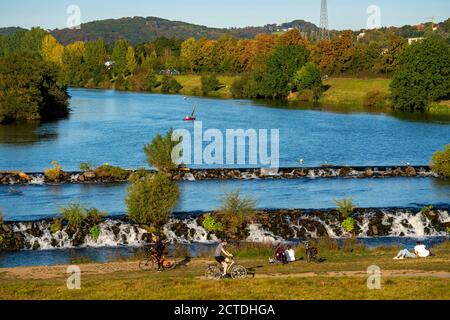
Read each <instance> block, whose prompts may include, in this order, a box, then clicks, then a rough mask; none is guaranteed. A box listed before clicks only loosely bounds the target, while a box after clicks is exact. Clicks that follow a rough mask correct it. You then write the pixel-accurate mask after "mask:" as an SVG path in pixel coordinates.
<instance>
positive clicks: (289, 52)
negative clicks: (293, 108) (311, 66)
mask: <svg viewBox="0 0 450 320" xmlns="http://www.w3.org/2000/svg"><path fill="white" fill-rule="evenodd" d="M308 57H309V52H308V50H306V48H305V47H303V46H293V45H290V46H283V47H276V48H275V50H274V52H273V53H272V54H271V55H270V56H269V58H268V59H267V65H266V71H265V75H264V79H263V82H262V92H263V93H264V95H265V96H266V97H271V98H285V97H287V96H288V95H289V92H290V91H291V90H292V89H293V85H292V80H293V77H294V74H295V72H296V71H297V70H299V69H300V68H301V67H303V66H304V65H305V64H306V62H307V61H308Z"/></svg>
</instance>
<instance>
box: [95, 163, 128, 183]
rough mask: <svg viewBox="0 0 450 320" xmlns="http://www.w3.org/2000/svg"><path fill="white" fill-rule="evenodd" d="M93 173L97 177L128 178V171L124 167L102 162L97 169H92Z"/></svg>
mask: <svg viewBox="0 0 450 320" xmlns="http://www.w3.org/2000/svg"><path fill="white" fill-rule="evenodd" d="M94 172H95V175H96V176H97V177H98V178H105V179H108V178H109V179H111V178H112V179H115V180H126V179H128V176H129V172H128V171H127V170H125V169H122V168H120V167H114V166H111V165H109V164H104V165H102V166H100V167H98V168H97V169H95V170H94Z"/></svg>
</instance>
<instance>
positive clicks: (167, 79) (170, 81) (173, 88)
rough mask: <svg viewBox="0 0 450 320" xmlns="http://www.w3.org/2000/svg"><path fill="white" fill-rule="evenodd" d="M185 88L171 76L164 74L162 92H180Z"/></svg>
mask: <svg viewBox="0 0 450 320" xmlns="http://www.w3.org/2000/svg"><path fill="white" fill-rule="evenodd" d="M181 89H183V86H182V85H181V84H180V83H179V82H178V81H177V80H176V79H175V78H174V77H171V76H167V75H164V76H163V79H162V81H161V92H163V93H178V92H180V90H181Z"/></svg>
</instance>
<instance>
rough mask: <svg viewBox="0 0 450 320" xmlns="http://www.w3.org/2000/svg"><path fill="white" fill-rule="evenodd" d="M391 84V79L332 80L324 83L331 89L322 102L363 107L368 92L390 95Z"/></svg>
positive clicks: (324, 95)
mask: <svg viewBox="0 0 450 320" xmlns="http://www.w3.org/2000/svg"><path fill="white" fill-rule="evenodd" d="M390 83H391V80H390V79H357V78H330V79H328V80H325V81H324V85H326V86H329V89H328V90H327V91H326V92H325V93H324V94H323V96H322V98H321V99H320V102H321V103H324V104H347V105H348V104H350V105H357V106H361V107H362V106H363V103H364V98H365V97H366V94H367V93H368V92H371V91H380V92H382V93H384V94H389V85H390Z"/></svg>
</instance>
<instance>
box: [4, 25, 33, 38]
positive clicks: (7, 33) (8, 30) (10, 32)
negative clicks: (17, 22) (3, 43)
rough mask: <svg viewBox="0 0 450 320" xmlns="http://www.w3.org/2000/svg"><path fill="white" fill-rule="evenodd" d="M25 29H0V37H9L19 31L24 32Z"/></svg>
mask: <svg viewBox="0 0 450 320" xmlns="http://www.w3.org/2000/svg"><path fill="white" fill-rule="evenodd" d="M26 30H27V29H23V28H20V27H7V28H0V36H11V35H13V34H14V33H16V32H19V31H26Z"/></svg>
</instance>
